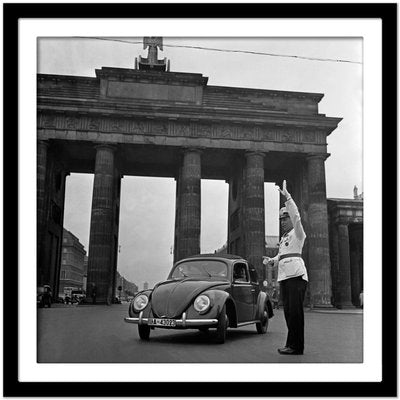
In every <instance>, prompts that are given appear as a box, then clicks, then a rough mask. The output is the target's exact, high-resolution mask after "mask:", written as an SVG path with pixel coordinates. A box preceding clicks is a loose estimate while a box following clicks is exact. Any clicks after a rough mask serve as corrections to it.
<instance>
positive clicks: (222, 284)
mask: <svg viewBox="0 0 400 400" xmlns="http://www.w3.org/2000/svg"><path fill="white" fill-rule="evenodd" d="M272 316H273V311H272V304H271V301H270V299H269V297H268V295H267V293H266V292H265V289H264V288H263V287H261V286H260V283H259V280H258V276H257V272H256V270H255V268H254V267H253V266H252V265H251V264H249V262H248V261H246V260H245V259H243V258H241V257H239V256H234V255H229V254H226V255H223V256H220V255H216V254H200V255H197V256H192V257H189V258H186V259H183V260H180V261H178V262H177V263H175V265H174V266H173V268H172V270H171V272H170V274H169V275H168V278H167V280H166V281H163V282H160V283H158V284H157V285H156V286H155V287H154V289H149V290H143V291H141V292H139V293H137V294H136V296H135V297H134V299H133V300H132V301H131V303H130V305H129V317H126V318H125V322H128V323H132V324H137V325H138V331H139V336H140V338H141V339H142V340H149V338H150V331H151V329H155V328H163V329H199V330H201V331H204V332H207V331H208V330H209V328H215V335H214V340H215V342H216V343H224V342H225V338H226V331H227V329H228V328H238V327H241V326H244V325H249V324H254V325H255V326H256V329H257V332H258V333H260V334H264V333H266V331H267V328H268V322H269V319H270V318H272Z"/></svg>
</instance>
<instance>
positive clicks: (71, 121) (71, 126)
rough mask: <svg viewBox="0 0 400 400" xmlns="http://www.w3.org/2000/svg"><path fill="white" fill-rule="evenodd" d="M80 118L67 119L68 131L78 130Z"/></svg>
mask: <svg viewBox="0 0 400 400" xmlns="http://www.w3.org/2000/svg"><path fill="white" fill-rule="evenodd" d="M78 122H79V120H78V118H76V117H67V118H66V121H65V125H66V127H67V129H77V127H78Z"/></svg>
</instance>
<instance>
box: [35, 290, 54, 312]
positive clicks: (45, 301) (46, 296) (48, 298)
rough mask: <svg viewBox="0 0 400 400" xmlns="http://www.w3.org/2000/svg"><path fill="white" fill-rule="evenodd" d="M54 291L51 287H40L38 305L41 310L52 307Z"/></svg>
mask: <svg viewBox="0 0 400 400" xmlns="http://www.w3.org/2000/svg"><path fill="white" fill-rule="evenodd" d="M51 302H52V291H51V287H50V286H49V285H43V286H38V288H37V295H36V303H37V305H38V306H39V307H40V308H43V307H46V306H47V307H49V308H50V307H51Z"/></svg>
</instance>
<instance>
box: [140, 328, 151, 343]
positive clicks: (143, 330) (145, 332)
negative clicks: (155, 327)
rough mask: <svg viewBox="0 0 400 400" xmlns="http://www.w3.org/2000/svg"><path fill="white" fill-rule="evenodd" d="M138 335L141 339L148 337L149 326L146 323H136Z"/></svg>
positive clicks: (147, 338)
mask: <svg viewBox="0 0 400 400" xmlns="http://www.w3.org/2000/svg"><path fill="white" fill-rule="evenodd" d="M138 330H139V337H140V339H142V340H149V339H150V327H149V326H148V325H138Z"/></svg>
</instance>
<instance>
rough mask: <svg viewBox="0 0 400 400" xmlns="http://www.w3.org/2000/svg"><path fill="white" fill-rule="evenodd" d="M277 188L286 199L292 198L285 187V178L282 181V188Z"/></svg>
mask: <svg viewBox="0 0 400 400" xmlns="http://www.w3.org/2000/svg"><path fill="white" fill-rule="evenodd" d="M278 190H279V191H280V192H281V194H282V195H283V196H285V197H286V199H287V200H289V199H291V198H292V196H291V195H290V193H289V192H288V191H287V189H286V179H285V180H284V181H283V184H282V189H281V188H280V187H279V186H278Z"/></svg>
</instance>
